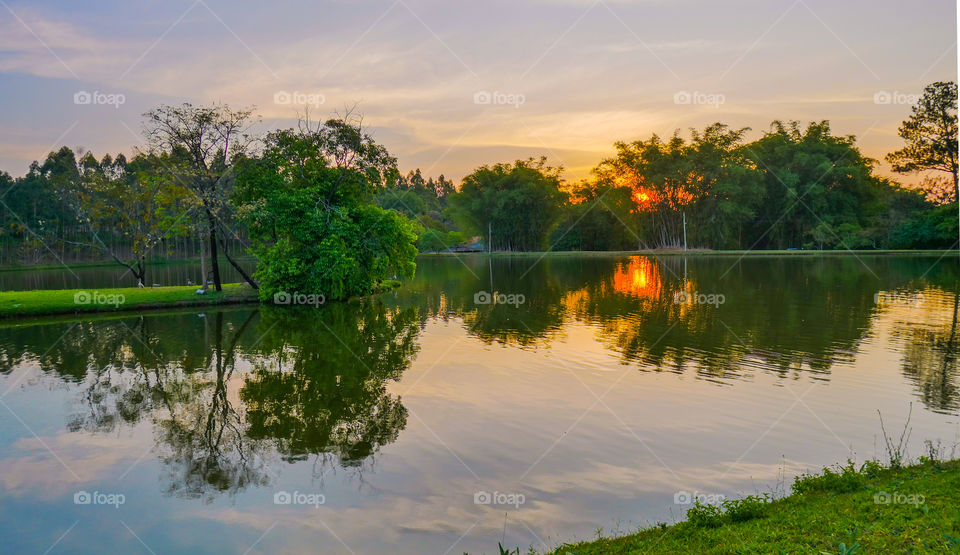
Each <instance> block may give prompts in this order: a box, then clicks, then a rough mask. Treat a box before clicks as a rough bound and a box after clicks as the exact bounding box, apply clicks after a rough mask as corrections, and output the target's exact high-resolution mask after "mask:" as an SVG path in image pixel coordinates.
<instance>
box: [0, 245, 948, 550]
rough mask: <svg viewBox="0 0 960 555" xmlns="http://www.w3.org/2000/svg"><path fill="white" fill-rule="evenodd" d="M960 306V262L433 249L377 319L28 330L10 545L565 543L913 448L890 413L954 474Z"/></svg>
mask: <svg viewBox="0 0 960 555" xmlns="http://www.w3.org/2000/svg"><path fill="white" fill-rule="evenodd" d="M194 273H195V272H194ZM3 279H4V280H5V281H4V282H3V283H4V285H5V288H6V287H8V285H7V284H8V283H13V281H15V280H16V279H17V278H16V277H14V276H13V274H8V275H7V276H5V277H4V278H3ZM50 279H53V280H54V281H55V280H56V279H57V278H50ZM70 279H72V280H73V279H74V278H70ZM96 279H99V278H96V274H91V275H90V276H88V277H87V280H88V281H86V282H83V283H82V284H80V286H83V287H106V286H109V285H110V284H109V283H106V282H95V281H90V280H96ZM148 279H149V278H148ZM74 281H76V280H74ZM67 286H69V287H75V286H77V285H72V284H68V285H67ZM958 292H960V264H958V261H957V259H956V258H954V257H946V258H940V257H939V256H853V255H844V256H837V255H833V256H789V257H773V256H769V257H768V256H749V257H745V258H738V257H735V256H702V257H689V258H683V257H661V258H655V257H615V256H576V255H572V256H556V257H554V256H550V257H546V258H542V259H540V258H539V257H537V256H529V257H514V258H497V259H494V260H492V261H491V260H489V259H487V258H486V257H484V256H472V257H468V258H462V259H456V258H441V257H433V258H429V257H428V258H423V259H421V260H420V262H419V265H418V270H417V276H416V278H414V279H412V280H410V281H408V282H407V283H405V284H404V285H403V287H401V288H399V289H397V290H395V291H393V292H390V293H388V294H384V295H381V296H379V297H376V298H374V299H368V300H365V301H359V302H350V303H330V304H327V305H325V306H319V307H312V306H307V307H296V308H293V307H275V306H263V307H251V306H242V307H230V308H224V309H204V310H176V311H165V312H156V313H147V314H142V315H134V314H122V315H109V316H99V317H95V316H84V317H81V318H74V317H62V318H53V319H47V320H44V321H22V322H10V321H8V322H3V323H2V324H0V361H2V367H0V368H2V374H0V395H2V397H0V414H2V415H3V417H2V419H0V459H2V468H3V472H2V473H0V534H2V537H3V538H4V549H3V550H4V551H5V552H8V553H21V552H22V553H27V552H32V553H44V552H46V551H47V550H48V549H49V550H50V551H49V552H50V553H57V552H74V553H103V552H108V553H109V552H123V553H137V552H144V553H148V552H154V553H157V554H160V553H172V552H184V551H187V552H191V553H276V552H294V551H311V552H323V553H376V552H396V553H463V552H470V553H496V552H497V543H498V542H501V541H502V542H503V543H504V545H505V546H510V547H517V546H519V547H520V548H521V551H525V550H526V548H527V547H528V546H532V547H533V548H534V549H537V550H541V551H542V550H546V549H548V548H550V547H554V546H556V545H558V544H560V543H563V542H567V541H573V540H575V539H590V538H593V537H595V535H596V533H597V531H598V529H602V530H601V531H600V533H602V534H604V535H607V534H615V533H628V532H631V531H633V530H635V529H636V527H638V526H649V525H652V524H654V523H655V522H657V521H663V522H668V523H671V522H674V521H677V520H679V519H682V518H683V516H684V514H685V511H686V509H687V508H689V507H690V502H691V500H692V499H695V498H699V499H704V500H708V501H709V500H717V499H721V498H723V497H724V496H725V497H739V496H743V495H748V494H754V493H765V492H778V493H783V492H784V491H785V490H786V489H789V486H790V483H791V480H792V477H793V476H795V475H797V474H798V473H801V472H804V471H806V470H818V469H819V468H820V467H822V466H825V465H832V464H835V463H840V462H844V461H846V460H847V459H848V458H850V459H855V460H857V461H863V460H865V459H867V458H880V459H886V450H885V447H884V439H883V433H882V431H881V422H880V415H881V414H882V418H883V423H884V426H885V428H886V431H887V433H888V435H891V436H894V439H896V438H898V437H899V436H900V434H901V431H902V430H903V429H904V426H905V423H906V422H907V419H908V415H909V418H910V419H909V429H910V433H909V441H908V446H909V447H908V452H909V455H910V456H912V457H916V456H919V455H922V454H924V453H925V452H926V451H927V449H929V448H930V445H932V446H933V448H934V449H937V448H939V449H940V450H941V452H942V453H943V454H944V455H945V456H949V455H951V454H954V455H956V453H951V451H952V449H953V448H954V447H955V446H956V445H957V441H958V438H960V420H958V412H960V391H958V387H960V379H958V375H957V370H958V369H957V343H958V337H957V336H958V329H957V324H958V320H957V319H958V306H960V295H958ZM878 411H879V413H878ZM928 441H929V442H931V443H930V444H925V442H928Z"/></svg>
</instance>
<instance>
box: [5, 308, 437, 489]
mask: <svg viewBox="0 0 960 555" xmlns="http://www.w3.org/2000/svg"><path fill="white" fill-rule="evenodd" d="M419 332H420V318H419V315H418V311H417V309H416V308H415V307H410V308H405V309H398V308H389V307H387V306H386V305H384V304H383V303H381V302H377V301H368V302H362V303H359V302H353V303H340V304H336V305H331V306H328V307H324V308H321V309H316V308H302V309H286V308H279V307H261V308H257V309H235V310H215V311H211V312H207V313H197V312H192V313H181V314H173V315H150V316H142V317H133V318H118V319H102V320H94V321H87V322H78V323H66V324H58V325H41V326H29V327H16V328H10V329H6V330H3V332H2V337H3V343H2V350H3V364H4V367H5V368H4V369H5V371H9V370H10V369H11V368H12V365H15V364H17V363H21V362H27V363H29V362H33V363H35V364H38V365H39V366H40V367H41V369H42V370H44V371H45V372H51V373H56V374H57V375H59V376H60V377H61V378H62V379H65V380H69V381H73V382H77V383H78V384H79V385H80V395H79V396H78V397H79V398H78V399H77V401H76V403H75V404H74V406H73V409H74V412H73V414H72V416H71V417H70V421H69V422H68V427H69V429H71V430H73V431H79V430H86V431H91V432H108V431H112V430H114V429H116V428H117V427H118V426H122V425H129V424H135V423H137V422H139V421H141V420H144V419H149V420H151V421H152V423H153V428H154V431H155V436H156V440H157V454H158V456H159V457H160V459H161V460H162V461H163V463H164V472H165V474H166V476H165V479H164V480H163V481H164V483H166V484H167V486H166V488H167V491H168V493H170V494H172V495H176V496H180V497H188V498H201V499H204V500H212V499H213V498H214V497H216V496H217V495H218V494H220V493H235V492H237V491H240V490H242V489H244V488H247V487H250V486H258V485H265V484H268V483H269V482H270V480H271V477H272V476H273V475H275V472H276V470H275V469H274V470H271V466H270V465H271V463H272V462H275V460H276V459H282V460H288V461H293V460H302V459H307V458H309V457H314V458H315V459H316V460H317V461H318V462H319V463H320V465H321V468H322V467H326V466H328V465H331V464H339V465H340V466H343V467H354V468H357V470H358V471H359V470H360V468H359V467H360V465H361V463H362V462H363V461H364V460H367V459H369V458H370V457H371V456H372V455H373V454H374V453H375V452H376V451H377V450H378V448H379V447H380V446H382V445H385V444H387V443H390V442H393V441H395V440H396V439H397V436H398V435H399V433H400V430H402V429H403V428H404V426H405V425H406V421H407V411H406V409H404V407H403V405H402V404H401V401H400V399H399V398H398V397H396V396H394V395H391V394H390V393H389V392H388V391H387V388H386V385H387V382H388V381H390V380H396V379H398V378H399V377H400V376H401V374H402V373H403V371H404V370H405V369H406V368H408V367H409V366H410V363H411V362H412V361H413V359H414V357H415V355H416V353H417V349H418V346H417V336H418V334H419Z"/></svg>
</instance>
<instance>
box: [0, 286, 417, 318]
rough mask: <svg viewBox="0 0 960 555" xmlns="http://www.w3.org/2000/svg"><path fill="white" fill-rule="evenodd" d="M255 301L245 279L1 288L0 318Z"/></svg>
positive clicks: (378, 290) (381, 290)
mask: <svg viewBox="0 0 960 555" xmlns="http://www.w3.org/2000/svg"><path fill="white" fill-rule="evenodd" d="M399 286H400V282H399V281H396V280H390V279H388V280H384V281H382V282H381V283H380V284H378V285H377V286H376V287H375V288H374V291H373V292H371V295H377V294H380V293H384V292H386V291H390V290H391V289H395V288H397V287H399ZM351 300H354V299H351ZM256 302H259V298H258V295H257V291H256V290H255V289H253V288H252V287H250V286H249V285H247V284H245V283H225V284H224V285H223V291H214V290H213V289H212V288H211V289H208V290H207V292H206V293H205V294H203V295H198V294H197V287H196V286H193V285H191V286H177V287H128V288H118V289H50V290H35V291H4V292H0V319H8V318H22V317H23V318H25V317H36V316H54V315H68V314H81V313H85V314H89V313H111V312H130V311H143V310H156V309H164V308H165V309H171V308H179V307H189V306H208V305H227V304H241V303H256Z"/></svg>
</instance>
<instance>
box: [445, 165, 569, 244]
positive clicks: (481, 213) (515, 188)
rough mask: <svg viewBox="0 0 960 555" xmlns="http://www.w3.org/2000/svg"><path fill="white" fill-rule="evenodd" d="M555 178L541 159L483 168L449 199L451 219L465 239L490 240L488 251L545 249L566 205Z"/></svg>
mask: <svg viewBox="0 0 960 555" xmlns="http://www.w3.org/2000/svg"><path fill="white" fill-rule="evenodd" d="M559 172H560V170H559V169H558V168H551V167H549V166H547V165H546V159H545V158H541V159H540V160H533V159H532V158H531V159H529V160H517V161H516V162H514V163H513V164H495V165H493V166H482V167H480V168H478V169H477V170H475V171H474V172H473V173H471V174H470V175H468V176H467V177H465V178H464V179H463V184H462V186H461V187H460V192H458V193H455V194H453V195H451V197H450V205H451V210H452V211H453V214H454V219H455V220H456V221H458V223H460V226H461V229H462V230H463V231H465V232H466V233H470V234H473V235H480V236H482V237H484V238H485V239H486V238H487V236H488V234H492V245H491V247H492V249H493V250H519V251H530V250H541V249H544V248H545V247H546V246H547V237H548V234H549V233H550V231H551V229H552V228H553V226H554V225H555V224H556V223H557V221H558V219H559V218H560V216H561V210H562V206H563V203H564V202H565V200H566V195H565V194H564V193H563V192H562V191H561V190H560V177H559Z"/></svg>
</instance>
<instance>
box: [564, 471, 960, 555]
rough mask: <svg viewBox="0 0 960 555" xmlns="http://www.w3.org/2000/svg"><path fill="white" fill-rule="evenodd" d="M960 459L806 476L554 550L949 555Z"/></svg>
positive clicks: (957, 526)
mask: <svg viewBox="0 0 960 555" xmlns="http://www.w3.org/2000/svg"><path fill="white" fill-rule="evenodd" d="M958 491H960V461H957V460H954V461H949V462H939V461H936V460H931V459H924V458H921V461H920V462H919V463H917V464H914V465H912V466H906V467H900V468H890V467H882V466H881V465H879V464H877V463H875V462H868V463H865V464H864V465H863V466H862V467H859V468H856V467H854V466H853V465H852V463H851V464H848V465H847V466H846V467H839V468H835V469H825V470H824V471H823V472H822V473H820V474H816V475H811V476H800V477H798V478H797V481H796V482H795V483H794V487H793V493H792V494H791V495H789V496H786V497H781V498H779V499H776V500H774V501H768V500H766V499H764V498H763V497H757V496H751V497H747V498H745V499H743V500H736V501H725V502H724V504H723V506H722V507H717V508H713V507H714V506H711V505H695V506H694V508H693V509H691V510H690V511H689V512H688V513H687V520H685V521H683V522H679V523H677V524H674V525H672V526H667V525H666V524H658V525H657V526H654V527H652V528H646V529H641V530H640V531H638V532H636V533H634V534H631V535H628V536H622V537H617V538H600V539H597V540H594V541H588V542H582V543H575V544H566V545H563V546H561V547H559V548H557V549H556V550H554V551H553V552H552V553H554V554H555V555H561V554H562V555H574V554H576V555H592V554H600V553H603V554H611V553H612V554H632V553H820V554H823V553H826V554H831V553H839V554H844V553H847V554H849V553H853V552H854V551H856V552H857V553H894V552H896V553H906V552H911V553H944V552H958V551H960V501H958V493H957V492H958Z"/></svg>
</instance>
